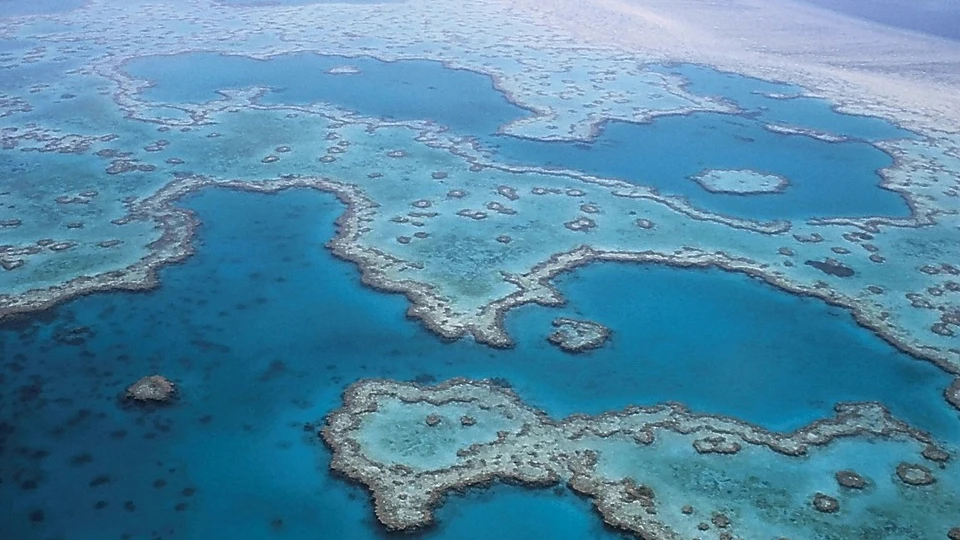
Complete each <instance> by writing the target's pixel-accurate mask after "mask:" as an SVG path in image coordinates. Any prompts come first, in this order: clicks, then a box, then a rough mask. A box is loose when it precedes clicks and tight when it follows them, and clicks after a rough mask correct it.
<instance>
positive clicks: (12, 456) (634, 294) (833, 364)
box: [0, 191, 957, 540]
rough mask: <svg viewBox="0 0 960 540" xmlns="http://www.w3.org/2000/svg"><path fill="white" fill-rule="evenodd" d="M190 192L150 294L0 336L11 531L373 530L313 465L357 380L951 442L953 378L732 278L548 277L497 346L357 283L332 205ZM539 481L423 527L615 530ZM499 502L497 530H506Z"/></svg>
mask: <svg viewBox="0 0 960 540" xmlns="http://www.w3.org/2000/svg"><path fill="white" fill-rule="evenodd" d="M188 204H189V206H190V207H191V208H194V209H196V210H197V211H198V212H199V216H200V218H201V219H202V220H203V222H204V225H203V226H202V228H201V230H200V235H199V238H198V253H197V254H196V255H195V256H194V257H192V258H191V259H189V260H188V261H187V262H185V263H184V264H182V265H178V266H174V267H170V268H167V269H165V270H163V271H162V272H161V280H162V286H161V287H160V288H159V289H157V290H155V291H151V292H147V293H138V294H129V293H113V294H103V295H96V296H91V297H87V298H83V299H80V300H76V301H73V302H70V303H67V304H65V305H63V306H61V307H60V308H57V309H56V310H55V311H53V312H50V313H47V314H44V315H43V316H41V317H37V318H34V319H29V320H25V321H23V322H20V323H18V324H10V325H7V326H6V327H5V329H4V330H3V333H2V334H0V355H2V357H3V358H4V362H5V365H4V375H3V380H2V389H3V390H2V391H0V411H2V417H3V418H4V421H3V424H2V425H3V429H0V433H2V437H0V448H2V457H3V459H2V460H0V476H2V477H3V478H4V479H11V480H10V481H5V482H3V483H2V484H0V504H2V506H3V507H4V508H7V509H9V510H8V512H6V513H5V515H4V516H3V518H2V520H3V522H2V524H0V526H2V529H3V530H4V531H9V532H7V533H5V534H9V535H11V536H8V537H10V538H50V537H57V536H63V535H68V536H69V537H70V538H71V539H73V538H79V539H83V538H90V539H94V538H96V539H100V538H112V537H119V536H120V535H121V534H123V533H125V532H126V533H131V534H133V535H134V537H137V538H146V537H151V538H152V537H155V536H161V537H163V536H167V537H177V538H200V537H231V538H236V539H238V540H243V539H246V538H264V537H272V536H277V537H283V538H316V537H318V536H322V537H335V538H376V537H379V536H380V535H381V534H382V533H381V532H380V529H379V528H377V527H376V526H373V525H374V524H373V517H372V516H373V515H372V512H371V508H370V506H369V504H368V503H367V502H366V496H365V495H364V493H363V491H362V490H359V489H357V488H353V487H350V486H348V485H347V484H346V483H345V482H342V481H341V480H339V479H335V478H332V477H330V476H329V475H328V474H327V473H326V468H327V465H328V459H329V457H328V453H327V451H326V450H325V449H323V447H322V446H321V445H320V444H319V442H318V441H317V440H316V438H315V435H314V434H313V433H312V432H311V431H305V424H306V423H312V422H317V421H319V420H320V419H321V418H322V417H323V416H324V415H325V414H326V413H327V412H328V411H329V410H331V409H332V408H335V407H337V406H338V405H339V399H340V392H341V391H342V389H343V387H344V386H345V385H347V384H349V383H350V382H352V381H354V380H356V379H358V378H363V377H391V378H398V379H415V378H416V379H417V380H420V381H423V382H429V381H431V380H434V379H436V380H442V379H445V378H449V377H452V376H467V377H503V378H505V379H507V380H508V381H510V382H511V383H513V385H514V386H515V387H516V389H517V390H518V392H520V394H521V395H522V396H523V397H524V398H525V399H527V400H528V401H529V402H531V403H533V404H535V405H537V406H540V407H543V408H545V409H546V410H547V411H548V412H550V413H551V414H554V415H558V416H559V415H564V414H567V413H570V412H574V411H582V412H601V411H604V410H609V409H613V408H618V407H622V406H625V405H627V404H629V403H638V404H647V403H653V402H656V401H661V400H664V399H673V400H682V401H687V402H688V403H689V404H690V405H691V406H692V407H693V408H694V409H696V410H701V411H705V412H712V413H724V414H734V415H738V416H741V417H743V418H744V419H746V420H748V421H753V422H757V423H762V424H765V425H767V426H772V427H778V428H784V429H787V428H790V427H796V426H798V425H800V424H802V423H805V422H808V421H810V420H812V419H815V418H817V417H820V416H824V415H828V414H829V411H830V408H831V405H832V402H833V401H832V400H847V399H883V400H884V401H885V402H886V403H887V404H888V405H889V406H890V407H891V408H892V409H893V410H894V411H895V412H896V413H897V414H899V415H901V416H902V417H903V418H905V419H906V420H909V421H911V422H915V423H917V424H918V425H920V426H922V427H928V428H930V429H935V430H936V434H937V435H938V436H941V437H946V436H949V437H955V435H956V432H955V429H956V428H955V426H956V416H957V415H956V413H955V412H954V413H951V412H949V410H948V409H947V407H946V405H945V404H943V403H942V401H940V400H939V399H938V396H937V395H936V394H935V393H933V392H930V390H929V388H930V387H931V386H933V387H936V386H938V385H942V384H941V382H940V381H945V380H946V379H945V377H944V376H943V375H942V374H941V373H940V372H939V371H937V370H936V369H934V368H933V367H932V366H930V365H928V364H926V363H922V362H918V361H915V360H912V359H910V358H908V357H906V356H904V355H902V354H900V353H897V352H895V351H893V350H892V349H891V348H890V347H888V346H887V345H885V344H884V343H883V342H881V341H880V340H879V339H877V338H876V337H874V336H872V335H871V334H869V333H868V332H866V331H864V330H862V329H860V328H858V327H856V326H855V325H854V324H853V323H852V322H851V321H850V318H849V316H847V315H846V314H844V313H842V312H839V311H837V310H832V309H829V308H827V307H825V306H823V305H822V304H821V303H819V302H814V301H810V300H804V299H799V298H796V297H793V296H789V295H786V294H783V293H780V292H777V291H774V290H773V289H771V288H770V287H768V286H766V285H763V284H761V283H758V282H755V281H753V280H751V279H749V278H746V277H744V276H738V275H730V274H726V273H722V272H719V271H689V270H674V269H669V268H654V267H649V268H648V267H639V266H622V265H595V266H592V267H588V268H586V269H584V270H582V271H580V272H578V273H577V274H572V275H570V276H568V277H565V278H564V279H562V280H561V288H562V289H563V290H564V291H565V292H566V293H568V295H569V296H570V298H571V303H570V305H569V306H568V308H565V309H560V310H545V309H542V308H523V309H521V310H520V311H519V312H518V313H516V314H514V315H511V316H510V317H509V318H508V326H509V328H510V329H511V331H512V332H513V333H514V335H515V336H516V338H517V340H518V345H517V347H516V349H514V350H509V351H494V350H491V349H489V348H487V347H482V346H477V345H475V344H473V343H471V342H469V341H461V342H457V343H454V344H445V343H442V342H441V341H440V340H438V339H437V338H436V337H435V336H433V335H431V334H429V333H427V332H426V331H425V330H423V329H422V328H421V327H420V326H419V324H418V323H416V322H414V321H406V322H404V321H403V313H404V311H405V309H406V304H407V302H406V300H405V299H404V298H403V297H401V296H397V295H384V294H380V293H376V292H373V291H371V290H370V289H367V288H365V287H363V286H362V285H361V284H360V283H359V277H358V276H357V272H356V269H355V268H354V267H353V265H351V264H349V263H346V262H343V261H339V260H336V259H334V258H332V257H331V256H330V255H329V254H328V253H327V252H326V251H325V250H324V249H323V248H322V245H323V243H325V242H326V241H327V240H328V239H329V238H330V237H331V236H332V235H333V220H334V219H335V218H336V216H337V215H338V214H339V213H340V212H341V211H342V208H341V206H340V204H339V203H337V202H336V201H335V200H334V199H333V197H331V196H329V195H323V194H319V193H316V192H309V191H290V192H285V193H282V194H279V195H273V196H264V195H254V194H244V193H234V192H229V191H210V192H205V193H203V194H200V195H198V196H195V197H192V198H191V199H190V200H189V203H188ZM604 287H607V288H604ZM614 290H615V291H617V294H615V295H613V294H611V293H610V291H614ZM692 298H695V301H691V299H692ZM746 305H749V306H751V308H752V309H750V310H746V309H743V306H746ZM561 313H568V314H581V313H582V314H583V315H586V316H588V317H595V318H596V319H597V320H599V321H600V322H602V323H605V324H608V325H610V326H611V327H612V328H613V329H614V332H615V334H614V337H613V339H612V341H611V342H610V344H609V345H608V346H607V347H606V348H604V349H601V350H599V351H597V352H595V353H591V354H587V355H582V356H570V355H566V354H564V353H561V352H559V350H557V349H555V348H553V347H551V346H549V345H548V344H546V342H545V339H544V337H545V335H546V333H547V332H548V331H549V327H548V321H549V320H550V319H551V318H552V317H553V316H555V315H559V314H561ZM78 326H85V327H88V328H89V330H90V332H91V334H90V335H89V337H87V338H86V339H84V340H82V343H79V344H68V343H62V342H61V343H58V342H57V341H56V340H55V338H54V336H55V335H56V333H57V331H58V330H62V329H64V328H75V327H78ZM691 327H693V328H697V329H698V330H697V331H698V333H702V334H703V335H704V339H703V340H702V343H700V344H696V343H692V341H693V340H689V339H687V336H688V332H689V328H691ZM801 343H802V344H803V346H802V347H800V346H799V344H801ZM707 355H708V356H707ZM771 360H773V361H775V362H776V363H775V364H774V363H771ZM774 368H775V369H774ZM154 372H159V373H163V374H165V375H167V376H168V377H171V378H172V379H174V380H176V381H178V383H179V384H180V388H181V390H182V396H183V397H182V400H181V401H180V402H179V403H177V404H176V405H174V406H172V407H170V408H165V409H161V410H155V411H143V410H139V409H136V408H122V407H120V406H119V405H118V402H117V395H118V394H119V393H120V392H122V390H123V389H124V388H125V386H126V385H127V384H129V383H130V382H132V381H134V380H136V379H137V378H139V377H140V376H143V375H145V374H150V373H154ZM691 373H694V374H695V376H692V377H691V376H690V374H691ZM891 381H896V382H897V386H896V387H894V386H893V384H892V382H891ZM718 382H723V383H725V384H717V383H718ZM191 490H193V491H191ZM491 493H493V492H491ZM496 493H497V495H500V494H502V493H501V492H500V491H497V492H496ZM546 493H547V495H539V494H538V495H537V496H536V497H529V496H527V494H526V493H525V492H523V491H519V490H518V491H515V492H512V493H508V494H507V496H506V497H505V498H502V499H501V498H499V497H492V496H491V495H480V496H476V497H474V496H470V497H467V498H465V499H454V500H453V503H452V504H451V506H450V507H449V508H446V509H444V510H442V511H441V514H440V517H441V519H443V520H444V522H445V524H444V525H443V526H441V527H438V528H435V529H431V530H430V531H428V532H427V533H425V536H424V537H425V538H463V537H465V536H464V535H467V536H466V537H470V536H469V535H470V534H475V533H471V532H470V531H476V530H480V527H484V529H482V530H487V529H486V528H485V527H488V526H489V527H499V526H501V524H497V525H484V520H485V518H484V516H489V513H488V512H489V511H490V509H491V508H493V509H500V510H498V512H500V511H502V512H507V511H506V508H511V510H510V514H509V515H513V516H521V517H522V516H527V515H535V516H538V519H540V520H543V521H544V522H549V523H551V524H552V526H554V527H555V531H556V533H557V534H558V537H559V538H583V537H610V538H612V537H613V536H611V534H612V533H607V532H605V531H604V529H602V528H598V526H599V520H597V519H596V518H595V516H594V515H593V514H590V513H587V512H583V511H582V510H584V509H585V508H586V507H587V505H586V504H585V503H584V502H583V501H580V500H578V499H574V498H571V497H569V496H568V497H565V498H554V497H551V496H549V495H548V494H549V492H546ZM100 501H103V502H102V503H100ZM98 504H104V505H105V506H104V507H103V508H100V509H98V508H97V506H98ZM178 505H185V506H179V507H178ZM37 510H42V515H41V514H39V513H37V512H36V511H37ZM504 515H505V516H507V517H505V518H504V524H502V526H503V528H502V529H495V530H497V531H502V532H499V533H497V534H499V535H500V536H503V537H506V538H510V537H511V536H509V532H508V528H507V525H506V524H507V523H509V521H510V520H509V519H508V517H509V516H508V515H507V514H504ZM31 516H32V517H31ZM41 518H42V519H41ZM278 520H279V521H278ZM562 531H567V532H562ZM564 535H568V536H564ZM474 537H479V536H474ZM513 537H516V538H522V537H526V536H524V534H522V531H521V534H520V535H519V536H513Z"/></svg>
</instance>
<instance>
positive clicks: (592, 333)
mask: <svg viewBox="0 0 960 540" xmlns="http://www.w3.org/2000/svg"><path fill="white" fill-rule="evenodd" d="M553 326H554V327H555V328H556V329H557V330H556V331H555V332H553V333H552V334H550V335H549V336H548V337H547V341H549V342H550V343H552V344H554V345H556V346H557V347H560V348H561V349H563V350H564V351H566V352H568V353H579V352H584V351H588V350H590V349H596V348H598V347H602V346H603V344H604V343H606V342H607V339H609V338H610V329H609V328H607V327H606V326H603V325H602V324H600V323H595V322H593V321H583V320H578V319H568V318H566V317H559V318H557V319H554V320H553Z"/></svg>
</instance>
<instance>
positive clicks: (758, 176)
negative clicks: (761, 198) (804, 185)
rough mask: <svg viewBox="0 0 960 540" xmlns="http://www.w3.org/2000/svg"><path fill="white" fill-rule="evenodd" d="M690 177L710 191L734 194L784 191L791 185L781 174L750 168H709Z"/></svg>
mask: <svg viewBox="0 0 960 540" xmlns="http://www.w3.org/2000/svg"><path fill="white" fill-rule="evenodd" d="M690 179H691V180H693V181H694V182H696V183H697V184H699V185H700V187H702V188H703V189H705V190H707V191H709V192H710V193H727V194H733V195H757V194H763V193H783V191H784V190H786V189H787V186H789V185H790V182H789V181H788V180H787V179H786V178H784V177H782V176H780V175H776V174H766V173H761V172H758V171H752V170H749V169H707V170H705V171H703V172H701V173H700V174H698V175H696V176H691V177H690Z"/></svg>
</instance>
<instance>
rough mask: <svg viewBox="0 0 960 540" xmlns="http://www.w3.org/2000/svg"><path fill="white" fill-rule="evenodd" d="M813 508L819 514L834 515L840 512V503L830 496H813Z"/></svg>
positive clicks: (820, 494)
mask: <svg viewBox="0 0 960 540" xmlns="http://www.w3.org/2000/svg"><path fill="white" fill-rule="evenodd" d="M813 507H814V508H815V509H816V510H817V512H822V513H824V514H833V513H836V512H838V511H840V502H839V501H837V500H836V499H834V498H833V497H831V496H829V495H824V494H823V493H817V494H816V495H814V496H813Z"/></svg>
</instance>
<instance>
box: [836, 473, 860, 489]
mask: <svg viewBox="0 0 960 540" xmlns="http://www.w3.org/2000/svg"><path fill="white" fill-rule="evenodd" d="M836 477H837V483H838V484H840V486H841V487H845V488H847V489H863V488H865V487H866V486H867V481H866V480H864V479H863V477H862V476H860V475H859V474H857V473H855V472H853V471H838V472H837V475H836Z"/></svg>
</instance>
